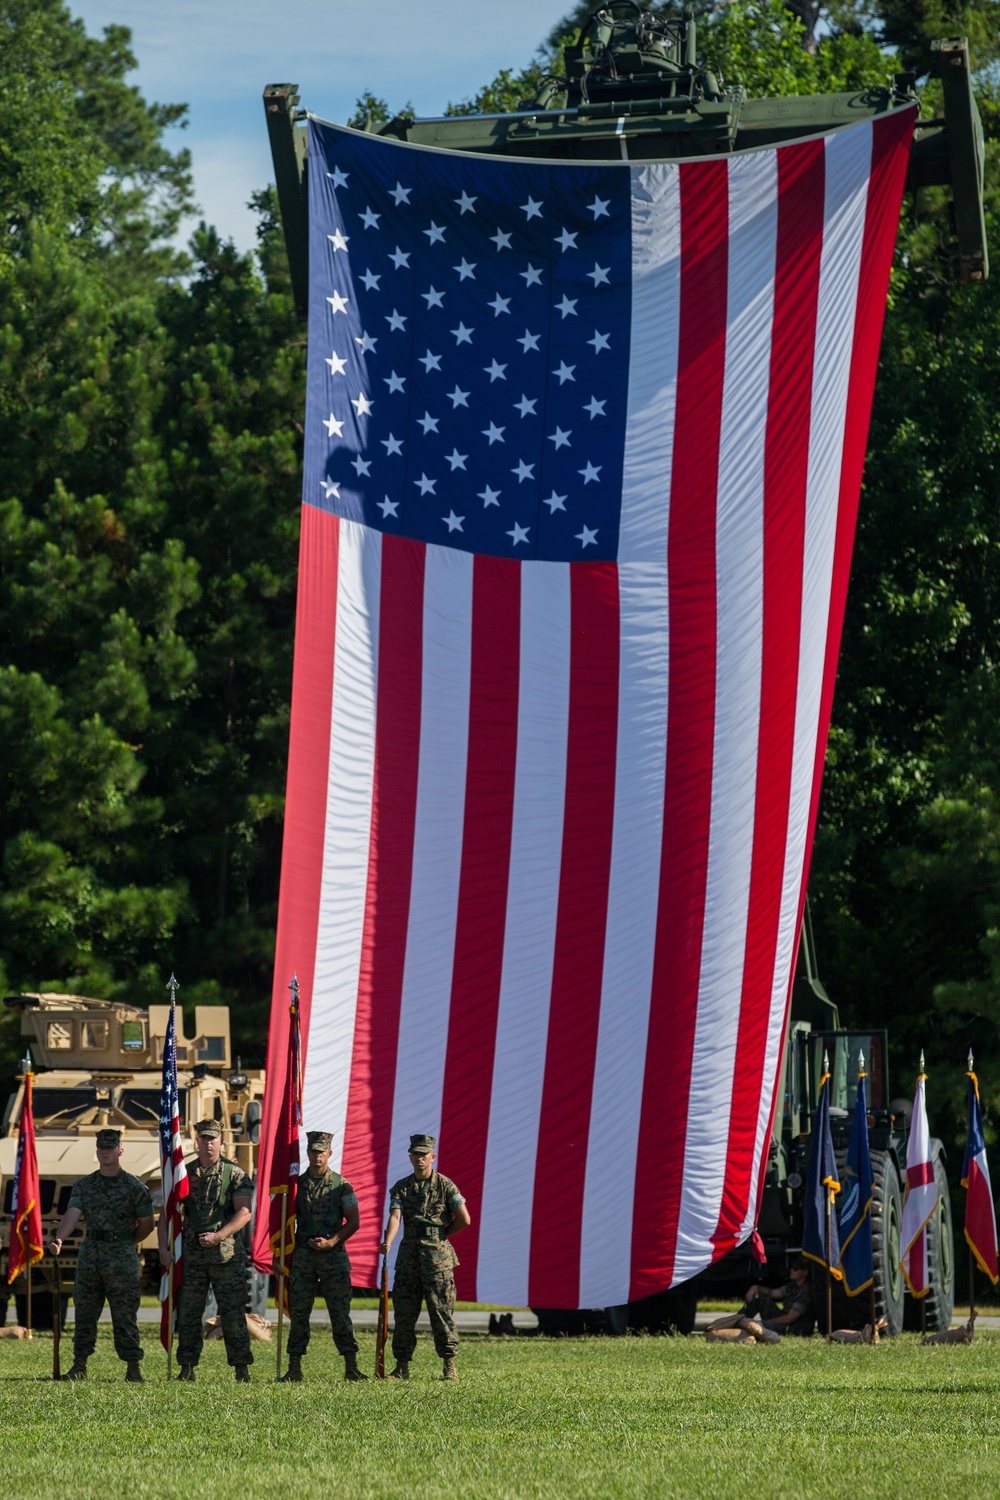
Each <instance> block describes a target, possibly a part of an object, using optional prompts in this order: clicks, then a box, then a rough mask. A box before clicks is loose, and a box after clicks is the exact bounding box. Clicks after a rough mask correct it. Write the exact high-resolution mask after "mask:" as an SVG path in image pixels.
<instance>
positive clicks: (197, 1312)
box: [177, 1120, 253, 1382]
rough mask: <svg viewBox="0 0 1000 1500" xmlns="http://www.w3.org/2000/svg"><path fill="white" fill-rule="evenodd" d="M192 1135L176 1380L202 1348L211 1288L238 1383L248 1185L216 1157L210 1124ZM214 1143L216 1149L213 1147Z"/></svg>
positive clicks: (243, 1370) (244, 1348) (246, 1345)
mask: <svg viewBox="0 0 1000 1500" xmlns="http://www.w3.org/2000/svg"><path fill="white" fill-rule="evenodd" d="M195 1131H196V1133H197V1136H198V1142H199V1148H198V1160H197V1161H196V1162H194V1163H189V1164H188V1169H187V1176H188V1195H187V1197H186V1198H184V1199H182V1208H183V1213H184V1239H183V1257H184V1259H183V1275H182V1280H181V1294H180V1304H179V1307H178V1311H177V1359H178V1362H179V1364H180V1367H181V1370H180V1375H179V1376H178V1379H179V1380H193V1379H194V1370H195V1366H196V1365H197V1363H198V1361H199V1359H200V1358H201V1351H202V1348H203V1347H204V1337H203V1334H202V1319H203V1318H204V1315H205V1303H206V1301H207V1298H208V1289H209V1287H211V1288H212V1290H213V1292H214V1293H215V1300H216V1302H217V1304H218V1307H219V1320H220V1322H221V1323H222V1336H223V1339H224V1340H225V1345H226V1357H227V1359H228V1361H229V1363H230V1364H231V1365H233V1366H234V1367H235V1369H236V1378H237V1380H239V1381H244V1382H245V1381H248V1380H249V1379H250V1375H249V1366H250V1365H252V1364H253V1354H252V1353H251V1350H250V1335H249V1334H248V1333H247V1320H246V1301H247V1281H246V1256H245V1254H244V1250H243V1239H242V1236H241V1235H240V1232H239V1231H240V1229H241V1228H242V1227H243V1224H245V1223H246V1222H247V1221H248V1220H249V1217H250V1201H251V1196H252V1194H253V1182H252V1181H251V1179H250V1178H249V1177H248V1176H247V1174H246V1172H244V1171H243V1169H242V1167H239V1166H237V1164H236V1163H235V1162H233V1161H228V1160H227V1159H226V1158H225V1157H224V1156H222V1155H219V1154H216V1153H217V1151H219V1150H221V1138H222V1131H221V1130H220V1128H219V1126H218V1125H217V1124H216V1122H215V1121H214V1120H202V1121H200V1122H199V1123H198V1124H197V1125H196V1126H195ZM217 1141H218V1142H220V1146H219V1147H218V1148H217V1147H216V1146H215V1144H214V1143H215V1142H217ZM203 1157H204V1158H205V1159H204V1160H203V1159H202V1158H203ZM212 1157H214V1160H212V1159H211V1158H212ZM244 1209H245V1213H244V1212H243V1210H244ZM234 1219H235V1220H238V1221H239V1222H238V1224H237V1225H236V1227H235V1228H233V1229H232V1230H231V1231H230V1233H229V1234H228V1236H227V1237H225V1238H223V1239H222V1240H221V1241H219V1242H218V1243H216V1244H211V1245H206V1244H204V1243H203V1239H204V1238H205V1237H206V1236H212V1235H218V1234H219V1232H220V1231H221V1230H223V1229H225V1228H226V1227H227V1225H231V1224H232V1222H233V1220H234Z"/></svg>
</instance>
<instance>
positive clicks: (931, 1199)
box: [899, 1073, 938, 1297]
mask: <svg viewBox="0 0 1000 1500" xmlns="http://www.w3.org/2000/svg"><path fill="white" fill-rule="evenodd" d="M926 1081H927V1077H926V1074H924V1073H921V1075H920V1077H919V1078H918V1079H917V1092H916V1094H915V1095H914V1099H913V1117H912V1119H911V1120H910V1139H909V1142H908V1144H907V1147H906V1196H905V1198H904V1199H903V1222H902V1226H901V1228H900V1231H899V1250H900V1260H899V1265H900V1269H901V1271H902V1273H903V1275H904V1276H905V1277H906V1284H907V1286H908V1287H909V1289H910V1291H911V1293H912V1294H913V1296H914V1297H926V1295H927V1293H928V1292H929V1291H930V1280H929V1273H928V1267H927V1225H928V1223H929V1222H930V1220H931V1219H932V1218H933V1216H934V1211H935V1209H936V1208H937V1204H938V1185H937V1178H936V1177H935V1175H934V1161H933V1159H932V1156H931V1133H930V1128H929V1126H928V1124H927V1101H926V1099H925V1097H924V1084H925V1083H926Z"/></svg>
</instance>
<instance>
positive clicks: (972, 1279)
mask: <svg viewBox="0 0 1000 1500" xmlns="http://www.w3.org/2000/svg"><path fill="white" fill-rule="evenodd" d="M974 1064H975V1059H974V1058H973V1056H972V1048H971V1047H970V1048H969V1072H970V1073H975V1066H974ZM966 1180H967V1179H966ZM965 1196H966V1210H965V1214H966V1223H968V1215H969V1210H968V1197H969V1190H968V1188H966V1190H965ZM975 1316H976V1257H975V1255H974V1254H973V1251H972V1246H971V1245H970V1246H969V1326H970V1327H971V1326H972V1321H973V1319H974V1318H975Z"/></svg>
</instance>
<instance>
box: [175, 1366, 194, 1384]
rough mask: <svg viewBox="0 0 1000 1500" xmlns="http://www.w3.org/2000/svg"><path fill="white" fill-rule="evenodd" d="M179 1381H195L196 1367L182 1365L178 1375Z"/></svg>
mask: <svg viewBox="0 0 1000 1500" xmlns="http://www.w3.org/2000/svg"><path fill="white" fill-rule="evenodd" d="M177 1379H178V1380H191V1381H193V1380H194V1365H181V1367H180V1370H179V1371H178V1374H177Z"/></svg>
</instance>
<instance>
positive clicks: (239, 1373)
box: [236, 1365, 250, 1385]
mask: <svg viewBox="0 0 1000 1500" xmlns="http://www.w3.org/2000/svg"><path fill="white" fill-rule="evenodd" d="M236 1384H237V1385H249V1384H250V1366H249V1365H237V1366H236Z"/></svg>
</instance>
